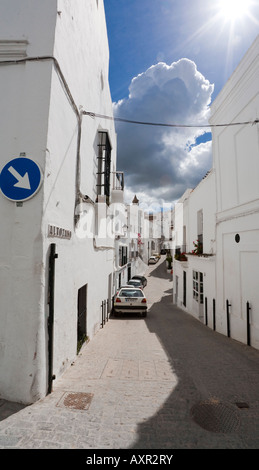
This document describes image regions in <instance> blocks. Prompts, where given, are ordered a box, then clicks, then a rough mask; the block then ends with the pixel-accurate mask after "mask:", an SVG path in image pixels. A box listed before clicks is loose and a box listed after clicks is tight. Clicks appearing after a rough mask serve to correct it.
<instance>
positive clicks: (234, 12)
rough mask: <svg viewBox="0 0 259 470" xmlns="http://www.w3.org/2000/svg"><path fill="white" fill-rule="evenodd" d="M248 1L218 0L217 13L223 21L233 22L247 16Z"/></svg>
mask: <svg viewBox="0 0 259 470" xmlns="http://www.w3.org/2000/svg"><path fill="white" fill-rule="evenodd" d="M250 3H251V2H249V0H219V12H220V15H221V16H223V18H225V20H230V21H235V20H238V19H240V18H242V17H243V16H245V15H248V14H249V8H250Z"/></svg>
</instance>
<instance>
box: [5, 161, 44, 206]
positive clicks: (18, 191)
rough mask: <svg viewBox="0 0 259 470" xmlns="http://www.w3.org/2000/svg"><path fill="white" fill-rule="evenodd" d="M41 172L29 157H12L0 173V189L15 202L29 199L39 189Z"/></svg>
mask: <svg viewBox="0 0 259 470" xmlns="http://www.w3.org/2000/svg"><path fill="white" fill-rule="evenodd" d="M41 183H42V172H41V169H40V167H39V165H38V164H37V163H35V162H34V161H33V160H31V159H30V158H24V157H20V158H14V159H13V160H11V161H10V162H8V163H7V164H6V165H5V166H4V167H3V169H2V171H1V174H0V189H1V191H2V193H3V195H4V196H5V197H7V199H10V200H11V201H15V202H21V201H26V200H27V199H30V198H31V197H32V196H34V194H36V192H37V191H38V190H39V188H40V185H41Z"/></svg>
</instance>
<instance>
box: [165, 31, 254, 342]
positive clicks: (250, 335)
mask: <svg viewBox="0 0 259 470" xmlns="http://www.w3.org/2000/svg"><path fill="white" fill-rule="evenodd" d="M258 57H259V37H257V39H256V40H255V42H254V43H253V45H252V46H251V48H250V49H249V50H248V52H247V54H246V55H245V57H244V58H243V60H242V61H241V63H240V64H239V66H238V67H237V69H236V70H235V72H234V73H233V75H232V76H231V78H230V79H229V81H228V82H227V84H226V86H225V87H224V88H223V90H222V91H221V93H220V94H219V95H218V97H217V98H216V99H215V101H214V102H213V104H212V106H211V119H210V123H211V125H212V136H213V139H212V142H213V168H212V170H211V172H209V174H208V175H207V176H206V177H205V178H204V180H202V181H201V183H200V184H199V185H198V186H197V187H196V188H195V189H194V191H187V193H186V194H185V198H183V200H182V201H179V204H178V206H179V207H176V209H175V233H174V238H175V245H174V247H175V249H176V250H177V248H178V251H179V250H180V251H186V260H185V261H179V260H178V261H177V260H175V261H174V301H175V302H176V303H177V305H179V306H180V307H181V308H183V309H185V310H186V311H188V312H189V313H191V314H192V315H194V316H195V317H196V318H199V319H200V320H201V321H202V322H204V323H206V324H207V325H208V326H209V327H211V328H213V329H215V330H217V331H218V332H220V333H222V334H224V335H227V336H229V337H232V338H234V339H236V340H238V341H240V342H243V343H245V344H249V345H251V346H253V347H255V348H256V349H258V348H259V313H258V312H259V292H258V287H257V286H258V281H259V178H258V175H259V158H258V155H259V129H258V127H259V124H258V115H259V98H258V97H259V82H258V76H259V59H258ZM224 123H226V124H229V125H226V126H224V125H222V124H224ZM218 124H221V125H220V126H218ZM213 126H214V127H213ZM177 240H178V242H177ZM179 240H180V243H179ZM197 240H199V242H201V243H202V248H201V252H200V253H199V255H197V254H191V251H192V250H193V248H195V247H194V245H193V241H195V242H196V243H197ZM181 245H183V249H182V246H181ZM199 247H200V246H199Z"/></svg>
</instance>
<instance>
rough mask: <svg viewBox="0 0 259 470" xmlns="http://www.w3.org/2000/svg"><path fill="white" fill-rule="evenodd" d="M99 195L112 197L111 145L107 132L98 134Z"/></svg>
mask: <svg viewBox="0 0 259 470" xmlns="http://www.w3.org/2000/svg"><path fill="white" fill-rule="evenodd" d="M98 137H99V138H98V140H99V142H98V157H97V159H98V167H97V184H96V186H97V195H98V196H99V195H102V196H106V197H107V198H109V197H110V173H111V144H110V140H109V136H108V133H107V132H98Z"/></svg>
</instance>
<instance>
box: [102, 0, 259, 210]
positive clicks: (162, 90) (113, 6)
mask: <svg viewBox="0 0 259 470" xmlns="http://www.w3.org/2000/svg"><path fill="white" fill-rule="evenodd" d="M231 1H232V0H224V2H222V0H207V1H205V0H104V6H105V12H106V23H107V32H108V40H109V49H110V71H109V82H110V89H111V96H112V100H113V102H114V114H115V116H120V117H122V118H126V119H133V120H140V121H141V120H145V121H151V122H160V123H161V122H162V123H163V122H167V123H177V124H186V123H189V124H200V125H204V124H207V123H208V118H209V107H210V104H211V102H212V101H213V100H214V99H215V98H216V96H217V94H218V93H219V92H220V91H221V89H222V88H223V87H224V85H225V83H226V82H227V80H228V78H229V77H230V76H231V74H232V73H233V71H234V70H235V68H236V67H237V65H238V64H239V62H240V61H241V59H242V57H243V56H244V55H245V53H246V51H247V50H248V48H249V47H250V46H251V44H252V43H253V41H254V39H255V38H256V36H257V35H258V33H259V1H258V0H235V1H234V7H233V6H231V5H230V3H231ZM228 2H229V10H228V11H226V10H223V5H225V6H226V5H227V4H228ZM239 10H240V11H239ZM97 112H98V110H97ZM116 130H117V134H118V157H117V168H118V170H122V171H124V172H125V180H126V191H125V194H126V198H128V199H129V200H130V199H131V197H132V195H133V196H134V194H137V196H138V198H139V199H140V201H141V202H145V204H147V205H152V204H170V203H171V202H174V201H175V200H177V199H178V198H179V197H180V196H181V195H182V193H183V192H184V191H185V189H186V188H187V187H195V185H196V184H198V182H199V181H200V179H201V178H202V177H203V176H204V174H205V173H206V172H207V171H208V169H210V167H211V164H212V154H211V142H210V134H208V133H204V131H205V130H204V128H203V129H201V128H200V129H198V128H197V129H195V130H194V129H189V130H188V129H169V130H165V129H163V128H148V127H145V126H137V125H132V124H123V123H116Z"/></svg>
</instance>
